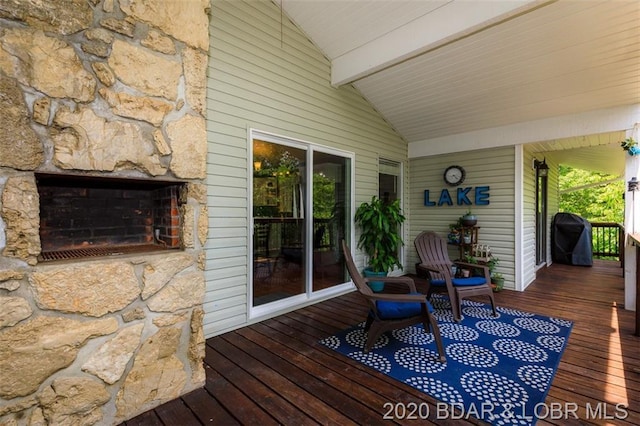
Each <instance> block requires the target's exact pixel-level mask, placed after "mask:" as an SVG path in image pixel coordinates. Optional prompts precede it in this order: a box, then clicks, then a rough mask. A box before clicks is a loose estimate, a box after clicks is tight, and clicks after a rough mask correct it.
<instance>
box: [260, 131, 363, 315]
mask: <svg viewBox="0 0 640 426" xmlns="http://www.w3.org/2000/svg"><path fill="white" fill-rule="evenodd" d="M252 151H253V158H252V168H253V173H252V175H253V179H252V181H253V191H252V206H253V218H252V222H253V235H252V263H253V264H252V306H254V307H256V306H261V305H266V304H269V303H274V302H279V301H283V300H286V299H291V298H296V297H298V298H300V299H301V300H302V299H307V298H309V297H312V296H313V294H314V293H315V292H318V291H323V290H327V289H330V288H331V287H333V286H337V285H340V284H343V283H345V282H346V281H347V279H346V275H345V267H344V259H343V257H342V255H341V252H340V241H341V240H342V239H343V238H346V236H347V235H349V229H350V228H349V222H350V221H349V217H350V214H349V213H348V212H350V208H351V207H350V206H351V179H350V176H351V159H350V158H349V157H345V156H341V155H338V154H335V153H332V152H327V151H326V150H319V149H318V148H316V147H314V146H313V145H309V144H300V143H295V142H293V141H291V142H290V141H287V140H268V138H261V139H258V138H254V139H253V140H252ZM308 164H311V165H312V167H311V168H310V169H309V168H308V167H307V165H308Z"/></svg>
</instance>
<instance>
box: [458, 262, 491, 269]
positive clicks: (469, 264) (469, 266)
mask: <svg viewBox="0 0 640 426" xmlns="http://www.w3.org/2000/svg"><path fill="white" fill-rule="evenodd" d="M453 263H455V264H456V265H458V266H464V267H466V268H473V269H486V270H489V267H488V266H487V265H481V264H479V263H466V262H453Z"/></svg>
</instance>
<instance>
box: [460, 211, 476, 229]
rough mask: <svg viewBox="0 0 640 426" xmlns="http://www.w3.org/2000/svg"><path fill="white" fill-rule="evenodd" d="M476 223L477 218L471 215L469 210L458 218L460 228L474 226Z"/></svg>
mask: <svg viewBox="0 0 640 426" xmlns="http://www.w3.org/2000/svg"><path fill="white" fill-rule="evenodd" d="M476 223H478V217H477V216H476V215H475V214H473V213H471V210H467V212H466V213H465V214H463V215H462V216H461V217H460V224H461V225H462V226H475V225H476Z"/></svg>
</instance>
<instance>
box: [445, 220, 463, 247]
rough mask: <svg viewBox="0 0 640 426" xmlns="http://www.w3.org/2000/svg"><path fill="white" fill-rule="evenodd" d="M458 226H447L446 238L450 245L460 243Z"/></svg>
mask: <svg viewBox="0 0 640 426" xmlns="http://www.w3.org/2000/svg"><path fill="white" fill-rule="evenodd" d="M459 228H460V225H459V224H457V223H451V224H449V234H448V235H447V238H448V239H449V242H450V243H452V244H459V243H460V229H459Z"/></svg>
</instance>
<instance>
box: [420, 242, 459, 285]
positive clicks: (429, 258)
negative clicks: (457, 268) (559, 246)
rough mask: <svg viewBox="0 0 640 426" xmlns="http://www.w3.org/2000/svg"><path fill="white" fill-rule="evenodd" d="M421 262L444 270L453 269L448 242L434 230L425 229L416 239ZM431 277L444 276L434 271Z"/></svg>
mask: <svg viewBox="0 0 640 426" xmlns="http://www.w3.org/2000/svg"><path fill="white" fill-rule="evenodd" d="M414 244H415V246H416V251H417V252H418V256H419V257H420V262H421V263H423V264H425V265H428V266H431V267H432V268H436V269H440V270H442V271H445V270H446V271H451V265H453V262H451V260H450V259H449V252H448V250H447V242H446V241H445V240H444V239H443V238H442V237H440V236H439V235H438V234H436V233H435V232H433V231H423V232H421V233H420V234H419V235H418V236H417V237H416V239H415V240H414ZM431 278H433V279H441V278H444V276H443V275H442V274H437V273H434V272H432V273H431Z"/></svg>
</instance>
